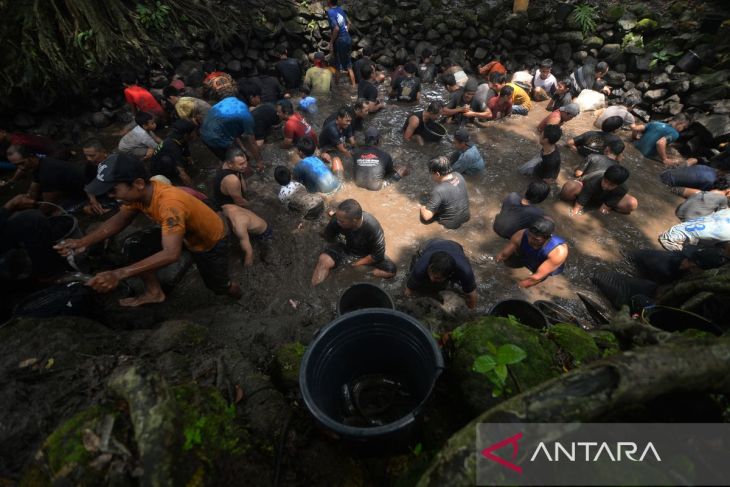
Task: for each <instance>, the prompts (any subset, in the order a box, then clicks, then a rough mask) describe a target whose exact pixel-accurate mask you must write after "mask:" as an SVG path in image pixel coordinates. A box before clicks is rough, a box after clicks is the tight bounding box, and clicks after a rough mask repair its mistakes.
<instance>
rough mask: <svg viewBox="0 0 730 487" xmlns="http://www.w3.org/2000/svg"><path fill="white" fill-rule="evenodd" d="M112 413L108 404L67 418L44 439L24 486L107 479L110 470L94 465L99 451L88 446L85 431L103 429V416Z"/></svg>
mask: <svg viewBox="0 0 730 487" xmlns="http://www.w3.org/2000/svg"><path fill="white" fill-rule="evenodd" d="M108 413H111V410H110V409H108V408H102V407H98V406H97V407H93V408H89V409H86V410H84V411H81V412H79V413H77V414H75V415H74V416H72V417H71V418H70V419H68V420H66V421H65V422H63V423H62V424H61V425H60V426H59V427H58V428H56V430H55V431H54V432H53V433H51V434H50V435H49V436H48V438H46V440H45V441H44V442H43V445H42V446H41V449H40V452H39V453H38V455H36V460H37V462H35V463H33V464H32V465H30V466H29V467H28V468H27V469H26V471H25V472H23V477H22V479H21V481H20V485H21V486H28V487H31V486H43V485H55V483H56V482H59V481H61V482H68V483H69V485H77V486H94V485H100V484H102V483H103V480H104V477H105V474H106V472H105V471H104V470H99V469H95V468H92V467H90V465H89V463H90V462H91V461H92V460H94V458H95V457H96V456H97V455H98V453H96V452H92V451H90V449H88V448H87V447H85V446H84V432H86V431H92V432H96V431H99V430H100V429H101V424H102V421H103V418H104V417H105V416H106V415H107V414H108Z"/></svg>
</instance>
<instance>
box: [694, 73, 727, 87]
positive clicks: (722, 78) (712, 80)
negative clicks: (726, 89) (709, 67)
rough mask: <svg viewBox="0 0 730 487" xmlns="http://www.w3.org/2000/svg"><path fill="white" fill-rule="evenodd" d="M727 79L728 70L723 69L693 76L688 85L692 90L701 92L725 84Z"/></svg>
mask: <svg viewBox="0 0 730 487" xmlns="http://www.w3.org/2000/svg"><path fill="white" fill-rule="evenodd" d="M728 79H730V70H728V69H724V70H721V71H715V72H714V73H709V74H698V75H696V76H693V77H692V81H691V83H690V84H691V86H692V89H693V90H702V89H705V88H709V87H713V86H717V85H721V84H724V83H727V82H728Z"/></svg>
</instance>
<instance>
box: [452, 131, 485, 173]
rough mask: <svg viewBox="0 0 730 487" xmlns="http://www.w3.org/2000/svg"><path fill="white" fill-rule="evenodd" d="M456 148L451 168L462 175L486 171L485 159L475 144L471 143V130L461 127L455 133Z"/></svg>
mask: <svg viewBox="0 0 730 487" xmlns="http://www.w3.org/2000/svg"><path fill="white" fill-rule="evenodd" d="M453 144H454V148H455V149H456V152H454V153H453V154H452V155H451V170H452V171H454V172H458V173H460V174H461V175H462V176H475V175H477V174H481V173H483V172H484V167H485V164H484V159H483V158H482V155H481V154H480V153H479V148H478V147H477V146H476V145H475V144H470V143H469V132H468V131H467V130H466V129H459V130H457V131H456V133H455V134H454V142H453Z"/></svg>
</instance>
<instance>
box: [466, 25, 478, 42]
mask: <svg viewBox="0 0 730 487" xmlns="http://www.w3.org/2000/svg"><path fill="white" fill-rule="evenodd" d="M462 37H464V38H465V39H469V40H474V39H476V38H477V37H479V33H478V32H477V30H476V29H475V28H474V27H471V26H469V27H467V28H466V29H465V30H464V33H463V34H462Z"/></svg>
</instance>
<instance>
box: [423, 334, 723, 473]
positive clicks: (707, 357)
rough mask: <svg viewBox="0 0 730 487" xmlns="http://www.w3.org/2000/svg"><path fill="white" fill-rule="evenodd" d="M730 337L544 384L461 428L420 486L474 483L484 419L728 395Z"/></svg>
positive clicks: (574, 416) (595, 413)
mask: <svg viewBox="0 0 730 487" xmlns="http://www.w3.org/2000/svg"><path fill="white" fill-rule="evenodd" d="M728 372H730V336H727V335H726V336H723V337H721V338H717V339H715V338H686V337H677V338H675V339H671V340H668V341H666V342H664V343H661V344H660V345H656V346H651V347H646V348H641V349H637V350H635V351H630V352H624V353H622V354H621V355H615V356H613V357H610V358H608V359H605V360H602V361H599V362H594V363H592V364H591V365H588V366H586V367H582V368H580V369H576V370H574V371H572V372H570V373H568V374H566V375H564V376H561V377H558V378H555V379H553V380H551V381H548V382H545V383H544V384H541V385H539V386H537V387H534V388H532V389H530V390H529V391H527V392H525V393H523V394H521V395H519V396H515V397H513V398H511V399H509V400H507V401H505V402H503V403H501V404H499V405H498V406H496V407H494V408H492V409H490V410H488V411H486V412H484V413H482V414H481V415H480V416H478V417H477V418H476V419H474V420H473V421H472V422H471V423H469V424H468V425H467V426H465V427H464V428H462V429H461V430H460V431H458V432H457V433H455V434H454V435H453V436H452V437H451V438H450V439H449V441H448V442H447V443H446V444H445V445H444V447H443V448H442V449H441V451H440V452H439V453H438V454H437V455H436V457H435V458H434V460H433V461H432V463H431V465H430V466H429V468H428V470H427V471H426V472H425V473H424V474H423V476H422V477H421V479H420V481H419V483H418V486H419V487H427V486H434V487H435V486H438V487H443V486H461V485H473V484H474V479H475V478H476V449H475V443H474V440H475V429H476V426H477V424H478V423H500V422H526V423H549V422H591V421H594V420H596V419H600V418H601V417H604V416H605V415H607V414H608V413H610V412H615V411H617V410H621V408H623V407H626V406H630V405H635V404H641V403H645V402H647V401H649V400H652V399H654V398H656V397H658V396H661V395H664V394H667V393H671V392H680V391H681V392H686V391H719V392H730V373H728Z"/></svg>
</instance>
